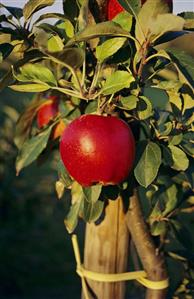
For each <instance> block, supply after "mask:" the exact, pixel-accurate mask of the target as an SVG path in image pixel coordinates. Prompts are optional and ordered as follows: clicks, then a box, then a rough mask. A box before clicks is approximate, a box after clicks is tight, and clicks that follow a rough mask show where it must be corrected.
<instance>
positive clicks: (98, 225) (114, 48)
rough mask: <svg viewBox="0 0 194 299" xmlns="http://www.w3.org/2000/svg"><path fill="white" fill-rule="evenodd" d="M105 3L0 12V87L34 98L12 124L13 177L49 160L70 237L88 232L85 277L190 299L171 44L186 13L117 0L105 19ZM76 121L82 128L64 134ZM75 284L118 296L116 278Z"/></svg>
mask: <svg viewBox="0 0 194 299" xmlns="http://www.w3.org/2000/svg"><path fill="white" fill-rule="evenodd" d="M111 2H112V4H114V5H116V4H115V1H111V0H110V1H106V0H98V1H91V0H77V1H76V0H74V1H73V0H71V1H70V0H63V11H62V12H61V13H54V12H53V13H44V14H42V15H40V16H39V17H37V16H36V12H38V11H40V10H41V9H43V8H45V7H48V6H51V5H52V4H53V3H54V0H42V1H36V0H29V1H26V4H25V5H24V7H23V9H21V8H17V7H8V6H5V5H3V4H0V7H1V10H2V13H1V15H0V42H1V44H0V59H1V61H4V60H5V61H9V58H10V56H12V57H14V62H12V64H11V65H10V68H9V70H8V71H7V73H5V74H4V75H3V77H2V78H1V81H0V88H1V89H3V88H4V87H7V86H8V87H9V88H11V89H12V90H14V91H16V92H27V93H33V95H34V96H33V99H32V101H31V102H30V104H29V105H28V106H27V107H26V109H25V111H24V112H23V114H22V115H21V116H20V118H19V120H18V122H17V126H16V133H15V144H16V146H17V148H18V156H17V160H16V173H17V175H19V174H20V172H21V171H22V169H23V168H24V167H27V166H28V165H30V164H31V163H32V162H35V161H38V162H41V163H43V162H44V160H45V158H48V157H50V155H51V153H53V152H54V153H55V154H56V155H57V156H58V167H57V169H56V172H57V173H58V179H57V181H56V186H55V187H56V193H57V196H58V198H59V199H61V200H64V201H65V200H67V199H66V195H67V194H71V203H70V205H69V211H68V213H67V215H66V217H65V220H64V223H65V226H66V228H67V231H68V232H69V233H72V232H74V230H75V229H76V226H77V224H78V221H80V219H82V220H84V221H85V222H86V223H87V225H86V240H85V254H84V267H85V268H87V269H88V270H91V271H94V272H95V271H96V272H102V273H103V272H104V273H109V274H110V273H122V272H126V271H127V269H128V268H130V271H132V270H136V271H137V270H145V273H146V278H147V280H149V282H150V284H149V286H148V287H147V288H146V289H141V292H140V293H141V294H143V297H144V298H147V299H159V298H188V299H189V298H193V294H194V255H193V252H192V249H193V246H194V239H193V234H192V229H193V219H194V218H193V211H194V197H193V191H192V190H193V184H194V181H193V178H194V177H193V159H192V158H193V155H194V148H193V131H194V125H193V120H194V114H193V103H194V100H193V92H194V61H193V58H192V57H190V56H189V55H188V54H187V53H185V52H184V51H181V50H180V49H176V48H171V47H170V41H172V40H174V39H176V38H178V37H180V36H182V35H184V34H188V32H189V31H192V30H193V29H194V13H193V12H183V13H181V14H180V15H178V16H177V15H174V14H172V13H171V9H172V2H171V1H165V0H154V1H153V0H147V1H142V2H143V3H141V1H140V0H118V3H117V5H119V7H120V8H119V11H118V12H116V13H115V12H114V17H113V14H112V9H113V8H115V7H116V6H114V5H113V6H112V8H111ZM144 2H145V3H144ZM142 4H143V5H142ZM51 20H52V22H51ZM191 42H192V41H191ZM83 115H86V117H87V123H86V124H84V126H83V127H82V129H83V128H84V129H83V130H82V129H80V126H79V125H78V126H76V125H74V126H73V125H72V124H73V123H74V124H75V123H77V122H79V121H80V119H86V117H85V116H83ZM83 117H85V118H83ZM99 118H100V119H101V120H102V119H103V120H104V121H102V122H101V121H100V122H98V121H97V119H99ZM111 119H114V120H117V121H118V123H119V124H120V123H122V125H124V126H125V128H126V130H127V132H128V130H129V131H130V134H133V135H130V137H129V135H128V134H123V131H122V129H120V125H118V126H115V128H114V124H113V123H111V124H110V123H109V121H110V120H111ZM105 120H106V121H105ZM70 128H71V130H70ZM88 128H90V129H88ZM108 129H109V130H108ZM88 130H90V131H88ZM119 130H120V131H119ZM118 131H119V133H118ZM131 131H132V132H133V133H131ZM63 132H64V133H63ZM66 132H70V133H69V134H68V133H66ZM96 132H97V133H96ZM76 134H77V135H76ZM75 135H76V136H75ZM80 136H81V139H80ZM91 136H93V137H92V138H91ZM74 137H75V138H77V139H76V140H75V141H73V142H72V139H73V138H74ZM128 138H131V139H130V140H135V141H131V143H128ZM80 140H81V141H80ZM113 141H114V142H113ZM71 142H72V143H71ZM70 143H71V148H68V146H69V144H70ZM59 147H60V152H61V157H62V159H61V157H60V153H59ZM67 148H68V149H67ZM83 148H84V150H83V151H81V149H83ZM68 150H69V151H68ZM78 153H79V155H78ZM98 153H99V155H98ZM134 154H135V155H134ZM83 155H85V156H84V157H83ZM66 157H67V158H66ZM87 157H88V158H87ZM64 161H66V162H64ZM107 161H108V164H106V162H107ZM63 162H64V163H63ZM90 163H91V164H90ZM64 164H65V165H64ZM88 164H89V166H88ZM72 165H74V166H73V171H72V169H71V166H72ZM126 169H127V171H126ZM75 173H76V175H75ZM95 173H98V174H99V173H100V175H98V176H95V175H94V174H95ZM110 173H111V178H112V179H111V178H110V177H108V179H107V180H106V177H107V175H110ZM118 174H120V176H119V178H118V176H117V175H118ZM86 177H87V179H88V178H89V180H88V181H87V183H86V180H84V178H86ZM94 177H95V179H94ZM114 177H117V179H114ZM129 244H130V246H129ZM128 258H129V260H130V265H129V266H127V262H128ZM144 278H145V277H144ZM168 279H169V281H170V284H169V288H168V286H167V284H166V285H165V286H162V287H153V285H154V286H155V285H156V284H154V282H156V283H157V282H159V283H160V282H161V281H162V282H167V280H168ZM82 283H83V288H87V295H85V293H84V296H88V298H99V299H109V298H117V299H123V298H124V296H125V293H126V291H125V284H124V283H123V282H121V281H120V282H115V281H114V279H113V280H112V282H109V283H108V282H106V283H105V282H103V279H102V281H101V282H96V281H92V280H90V279H88V280H87V284H86V281H85V279H84V277H82ZM157 285H159V284H157ZM139 297H140V295H139ZM86 299H87V298H86Z"/></svg>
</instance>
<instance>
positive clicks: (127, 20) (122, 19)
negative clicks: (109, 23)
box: [113, 11, 133, 32]
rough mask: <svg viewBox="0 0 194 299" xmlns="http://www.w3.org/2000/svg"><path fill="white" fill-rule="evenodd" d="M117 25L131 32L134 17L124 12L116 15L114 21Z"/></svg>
mask: <svg viewBox="0 0 194 299" xmlns="http://www.w3.org/2000/svg"><path fill="white" fill-rule="evenodd" d="M113 21H114V22H115V23H117V24H118V25H120V26H121V27H122V28H123V29H124V30H126V31H128V32H130V31H131V28H132V24H133V17H132V15H131V14H129V13H128V12H126V11H123V12H121V13H119V14H118V15H116V16H115V17H114V19H113Z"/></svg>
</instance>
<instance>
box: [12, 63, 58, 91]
mask: <svg viewBox="0 0 194 299" xmlns="http://www.w3.org/2000/svg"><path fill="white" fill-rule="evenodd" d="M14 77H15V78H16V79H17V80H18V81H20V82H33V83H46V84H48V85H51V86H56V85H57V81H56V79H55V77H54V75H53V73H52V71H51V70H50V69H48V68H47V67H45V66H43V65H42V64H40V63H36V64H33V63H28V64H25V65H24V66H22V67H20V68H19V73H17V74H16V73H15V72H14Z"/></svg>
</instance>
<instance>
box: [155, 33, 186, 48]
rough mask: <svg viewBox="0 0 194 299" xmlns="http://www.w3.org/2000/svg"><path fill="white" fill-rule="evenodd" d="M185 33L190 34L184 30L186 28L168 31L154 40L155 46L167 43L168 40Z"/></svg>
mask: <svg viewBox="0 0 194 299" xmlns="http://www.w3.org/2000/svg"><path fill="white" fill-rule="evenodd" d="M185 34H188V32H187V31H184V30H181V31H168V32H166V33H164V34H163V35H162V36H160V37H159V38H157V39H156V40H155V41H154V46H157V45H160V44H163V43H167V42H169V41H172V40H174V39H176V38H178V37H181V36H183V35H185Z"/></svg>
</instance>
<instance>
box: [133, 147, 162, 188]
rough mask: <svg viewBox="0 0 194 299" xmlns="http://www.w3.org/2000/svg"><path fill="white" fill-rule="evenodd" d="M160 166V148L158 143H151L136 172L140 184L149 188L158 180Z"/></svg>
mask: <svg viewBox="0 0 194 299" xmlns="http://www.w3.org/2000/svg"><path fill="white" fill-rule="evenodd" d="M160 164H161V150H160V147H159V146H158V145H157V144H156V143H153V142H149V143H148V144H147V146H146V148H145V150H144V152H143V154H142V156H141V157H140V159H139V161H138V163H137V165H136V167H135V170H134V174H135V177H136V179H137V181H138V183H139V184H140V185H142V186H144V187H146V188H147V187H148V186H149V185H150V184H151V183H152V182H153V180H154V179H155V178H156V176H157V173H158V170H159V167H160Z"/></svg>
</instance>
